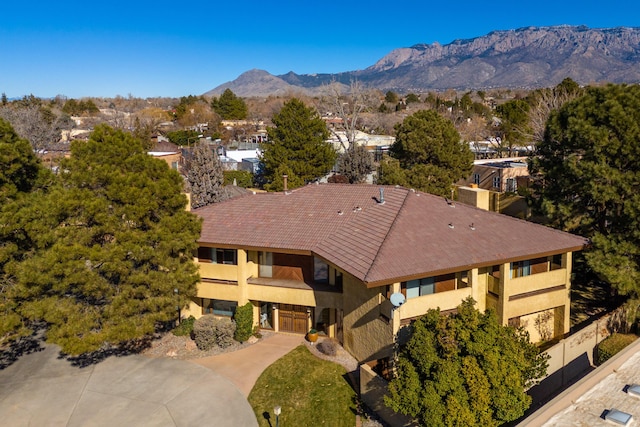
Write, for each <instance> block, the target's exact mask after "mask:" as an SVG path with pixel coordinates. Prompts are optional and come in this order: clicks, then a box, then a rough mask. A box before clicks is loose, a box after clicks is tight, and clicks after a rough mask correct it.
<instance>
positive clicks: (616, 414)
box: [604, 408, 633, 426]
mask: <svg viewBox="0 0 640 427" xmlns="http://www.w3.org/2000/svg"><path fill="white" fill-rule="evenodd" d="M604 419H605V420H607V421H611V422H612V423H614V424H617V425H620V426H628V425H629V424H631V421H633V417H632V416H631V414H627V413H626V412H622V411H619V410H617V409H615V408H611V409H610V410H608V411H605V414H604Z"/></svg>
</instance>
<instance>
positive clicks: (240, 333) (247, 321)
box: [233, 302, 253, 342]
mask: <svg viewBox="0 0 640 427" xmlns="http://www.w3.org/2000/svg"><path fill="white" fill-rule="evenodd" d="M233 320H235V322H236V333H235V336H234V338H235V340H236V341H239V342H245V341H246V340H248V339H249V337H250V336H251V335H252V334H253V304H251V303H250V302H248V303H246V304H245V305H243V306H240V307H238V308H236V313H235V314H234V315H233Z"/></svg>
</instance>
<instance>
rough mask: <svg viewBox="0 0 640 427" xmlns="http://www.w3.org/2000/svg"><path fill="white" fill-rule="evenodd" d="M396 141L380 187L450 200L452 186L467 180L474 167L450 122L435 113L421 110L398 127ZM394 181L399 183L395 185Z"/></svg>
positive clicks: (470, 155) (469, 153)
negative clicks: (407, 189) (392, 186)
mask: <svg viewBox="0 0 640 427" xmlns="http://www.w3.org/2000/svg"><path fill="white" fill-rule="evenodd" d="M395 129H396V141H395V142H394V144H393V145H392V146H391V149H390V154H391V156H392V157H394V158H396V159H398V161H399V163H398V164H394V163H393V162H390V163H388V164H387V165H386V167H388V168H393V167H394V165H395V166H399V167H400V168H401V170H395V171H394V170H391V169H388V170H387V173H386V174H384V173H383V176H382V181H381V182H380V183H384V184H398V185H405V186H410V187H412V188H415V189H417V190H422V191H426V192H428V193H432V194H438V195H441V196H450V195H451V189H452V185H453V184H454V183H455V182H456V181H458V180H459V179H462V178H465V177H467V176H468V175H469V173H470V172H471V168H472V167H473V153H472V152H471V150H470V149H469V146H468V145H467V144H465V143H464V142H463V141H462V140H461V138H460V134H459V133H458V131H457V130H456V128H455V127H454V125H453V123H452V122H451V121H450V120H447V119H445V118H444V117H442V116H441V115H440V114H438V113H437V112H436V111H434V110H421V111H418V112H416V113H414V114H413V115H411V116H408V117H406V118H405V119H404V120H403V122H402V123H399V124H397V125H396V127H395ZM392 180H398V182H393V181H392Z"/></svg>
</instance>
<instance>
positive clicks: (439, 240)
mask: <svg viewBox="0 0 640 427" xmlns="http://www.w3.org/2000/svg"><path fill="white" fill-rule="evenodd" d="M380 188H383V189H384V204H381V203H379V201H378V200H379V198H380ZM193 212H194V213H195V214H197V215H199V216H200V217H202V218H203V220H204V222H203V229H202V235H201V238H200V242H201V243H207V244H211V245H213V246H215V245H218V246H226V247H237V248H254V249H265V250H274V251H276V250H286V251H293V252H302V253H308V252H312V253H314V254H316V255H318V256H320V257H322V258H324V259H326V260H327V261H329V262H331V263H332V264H334V265H336V266H338V267H339V268H341V269H343V270H345V271H347V272H348V273H350V274H352V275H354V276H355V277H357V278H358V279H360V280H362V281H364V282H365V283H368V284H370V285H377V284H382V283H391V282H394V281H398V280H405V279H407V278H410V277H418V276H423V277H424V276H429V275H435V274H443V273H447V272H452V271H457V270H462V269H465V268H471V267H480V266H488V265H494V264H497V263H499V262H506V261H514V260H521V259H530V258H535V257H538V256H547V255H552V254H556V253H562V252H566V251H574V250H580V249H582V248H583V247H584V246H585V245H586V243H587V241H586V240H585V239H584V238H581V237H578V236H575V235H572V234H568V233H564V232H561V231H557V230H554V229H551V228H548V227H545V226H541V225H537V224H533V223H529V222H526V221H523V220H519V219H516V218H512V217H508V216H505V215H501V214H497V213H493V212H487V211H484V210H481V209H477V208H474V207H471V206H466V205H463V204H460V203H454V202H451V201H447V200H446V199H444V198H442V197H438V196H434V195H430V194H426V193H422V192H419V191H413V190H409V189H406V188H402V187H393V186H382V187H381V186H374V185H346V184H311V185H308V186H305V187H302V188H299V189H296V190H293V191H290V192H288V193H287V194H285V193H258V194H251V195H247V196H243V197H239V198H235V199H232V200H228V201H226V202H223V203H217V204H213V205H210V206H206V207H203V208H200V209H197V210H194V211H193Z"/></svg>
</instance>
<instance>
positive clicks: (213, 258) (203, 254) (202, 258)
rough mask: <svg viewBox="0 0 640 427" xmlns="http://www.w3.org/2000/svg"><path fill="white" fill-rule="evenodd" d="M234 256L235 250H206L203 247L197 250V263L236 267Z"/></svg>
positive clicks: (236, 262) (236, 261)
mask: <svg viewBox="0 0 640 427" xmlns="http://www.w3.org/2000/svg"><path fill="white" fill-rule="evenodd" d="M236 255H237V251H236V250H235V249H220V248H207V247H203V246H201V247H199V248H198V261H199V262H211V263H213V264H231V265H237V264H238V260H237V257H236Z"/></svg>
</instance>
